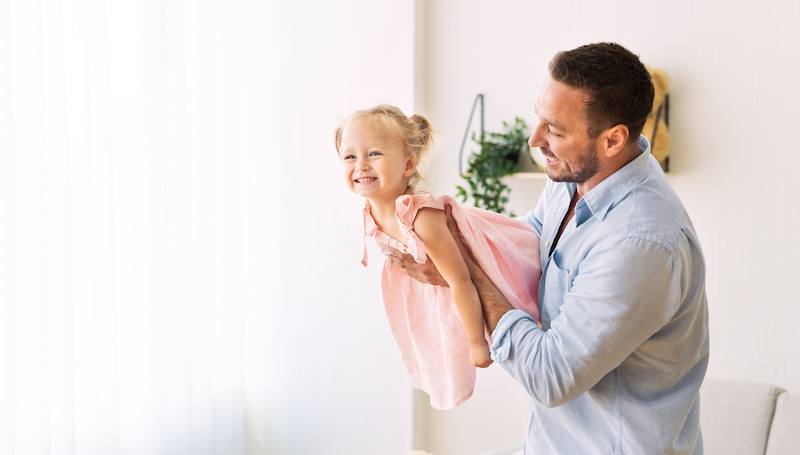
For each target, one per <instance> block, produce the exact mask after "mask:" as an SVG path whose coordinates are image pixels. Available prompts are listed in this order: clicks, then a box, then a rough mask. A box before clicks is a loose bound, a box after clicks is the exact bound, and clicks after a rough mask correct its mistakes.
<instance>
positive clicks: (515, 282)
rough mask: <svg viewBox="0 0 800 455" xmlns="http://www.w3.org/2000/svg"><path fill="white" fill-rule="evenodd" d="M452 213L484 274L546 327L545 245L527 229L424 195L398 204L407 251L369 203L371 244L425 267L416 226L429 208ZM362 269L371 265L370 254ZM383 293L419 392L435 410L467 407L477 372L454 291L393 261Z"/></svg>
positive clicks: (405, 197)
mask: <svg viewBox="0 0 800 455" xmlns="http://www.w3.org/2000/svg"><path fill="white" fill-rule="evenodd" d="M445 205H450V206H451V207H452V213H453V218H455V220H456V223H457V224H458V228H459V230H460V231H461V236H462V237H463V239H464V241H465V243H466V244H467V245H468V246H469V248H470V249H471V251H472V253H473V255H474V256H475V258H476V260H477V261H478V263H479V264H480V266H481V268H483V270H484V271H485V272H486V274H487V275H489V277H490V278H491V279H492V281H493V282H494V284H495V285H496V286H497V287H498V289H500V291H502V292H503V294H504V295H505V296H506V298H507V299H508V301H509V302H510V303H511V304H512V305H513V306H514V307H515V308H519V309H521V310H523V311H525V312H527V313H528V314H530V315H531V316H533V318H534V319H535V320H537V321H538V320H539V309H538V306H537V304H536V299H537V295H538V287H539V276H540V274H541V269H540V266H539V238H538V236H537V235H536V233H535V232H534V231H533V230H532V229H531V227H530V226H528V225H527V224H525V223H523V222H521V221H517V220H514V219H512V218H508V217H506V216H503V215H499V214H497V213H494V212H489V211H486V210H481V209H477V208H472V207H460V206H459V205H458V203H457V202H456V201H455V200H454V199H453V198H452V197H449V196H442V197H434V196H432V195H431V194H428V193H417V194H414V195H403V196H400V197H399V198H397V201H396V207H397V211H396V215H397V219H398V221H399V222H400V226H401V229H402V231H403V233H404V234H405V236H406V237H407V238H406V239H405V242H404V243H403V242H400V241H398V240H397V239H394V238H391V237H389V236H388V235H387V234H386V233H384V232H383V231H381V230H380V229H379V228H378V227H377V226H376V224H375V220H374V219H373V218H372V214H371V211H370V206H369V203H367V202H366V201H365V204H364V236H365V237H367V236H369V237H372V238H373V239H374V240H375V241H376V242H377V244H378V247H379V248H380V250H381V252H383V253H384V254H385V253H387V252H388V251H390V249H395V250H399V251H401V252H403V253H407V254H410V255H411V256H413V257H414V259H415V260H416V261H417V262H425V261H426V260H427V254H426V251H425V245H423V243H422V241H421V240H420V239H419V237H417V234H416V233H415V232H414V218H415V217H416V216H417V213H418V212H419V209H421V208H423V207H431V208H435V209H437V210H444V207H445ZM362 264H364V265H365V266H366V264H367V250H366V247H365V248H364V257H363V259H362ZM381 288H382V296H383V304H384V307H385V309H386V316H387V317H388V319H389V326H390V327H391V330H392V333H393V335H394V337H395V339H396V340H397V344H398V345H399V347H400V353H401V356H402V358H403V362H404V363H405V366H406V370H407V371H408V374H409V376H410V378H411V383H412V385H413V386H414V387H415V388H417V389H421V390H423V391H425V392H427V393H428V395H430V400H431V405H432V406H433V407H434V408H437V409H450V408H453V407H455V406H457V405H459V404H461V403H462V402H463V401H464V400H466V399H467V398H469V397H470V396H471V395H472V390H473V388H474V386H475V367H474V366H473V365H472V363H471V362H470V360H469V345H468V343H467V338H466V335H465V333H464V329H463V327H462V325H461V319H460V317H459V315H458V310H457V308H456V306H455V304H454V303H453V302H452V300H451V299H450V289H449V288H447V287H442V286H435V285H431V284H425V283H421V282H419V281H417V280H415V279H413V278H411V277H410V276H409V275H408V274H407V273H406V272H405V271H404V270H403V269H402V268H400V267H397V266H395V265H393V264H392V263H391V262H390V261H388V260H384V264H383V271H382V277H381Z"/></svg>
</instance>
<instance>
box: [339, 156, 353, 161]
mask: <svg viewBox="0 0 800 455" xmlns="http://www.w3.org/2000/svg"><path fill="white" fill-rule="evenodd" d="M355 157H356V156H355V155H345V156H343V157H342V159H343V160H345V161H347V160H352V159H353V158H355Z"/></svg>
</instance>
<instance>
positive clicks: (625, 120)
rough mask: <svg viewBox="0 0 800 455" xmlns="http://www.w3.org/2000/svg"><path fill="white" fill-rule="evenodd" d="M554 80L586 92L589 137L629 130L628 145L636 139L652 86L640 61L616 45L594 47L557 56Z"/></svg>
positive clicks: (650, 105) (552, 69)
mask: <svg viewBox="0 0 800 455" xmlns="http://www.w3.org/2000/svg"><path fill="white" fill-rule="evenodd" d="M550 76H551V77H552V78H553V80H556V81H558V82H561V83H564V84H567V85H569V86H572V87H575V88H580V89H583V90H585V91H586V92H588V94H589V100H588V102H587V103H586V111H585V112H584V116H585V117H586V121H587V123H588V124H589V136H590V137H596V136H597V135H598V134H600V132H601V131H602V130H604V129H606V128H610V127H612V126H614V125H619V124H623V125H625V126H627V127H628V131H629V134H630V137H629V138H628V143H633V142H635V141H636V140H637V139H638V138H639V134H641V132H642V128H643V127H644V122H645V120H647V114H649V113H650V110H651V109H652V108H653V82H652V81H651V80H650V73H648V72H647V68H645V67H644V65H643V64H642V62H641V61H639V57H638V56H636V55H635V54H633V53H632V52H631V51H629V50H627V49H625V48H624V47H622V46H620V45H619V44H616V43H594V44H587V45H585V46H581V47H578V48H576V49H573V50H571V51H563V52H559V53H558V54H556V56H555V57H553V59H552V60H551V61H550Z"/></svg>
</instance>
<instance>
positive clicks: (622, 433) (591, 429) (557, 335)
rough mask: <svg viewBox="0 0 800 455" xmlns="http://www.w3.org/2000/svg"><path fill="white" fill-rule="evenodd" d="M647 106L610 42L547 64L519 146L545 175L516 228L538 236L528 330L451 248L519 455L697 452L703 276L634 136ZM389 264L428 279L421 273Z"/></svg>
mask: <svg viewBox="0 0 800 455" xmlns="http://www.w3.org/2000/svg"><path fill="white" fill-rule="evenodd" d="M652 102H653V87H652V83H651V81H650V77H649V74H648V73H647V71H646V69H645V68H644V66H643V65H642V63H641V62H640V61H639V59H638V57H637V56H635V55H634V54H632V53H630V52H629V51H628V50H626V49H625V48H623V47H622V46H619V45H617V44H609V43H599V44H590V45H586V46H582V47H579V48H577V49H574V50H571V51H567V52H562V53H559V54H557V55H556V56H555V57H554V58H553V60H552V61H551V62H550V77H549V79H548V81H547V82H546V84H545V86H544V90H543V91H542V93H541V95H540V97H539V98H538V100H537V102H536V112H537V115H538V117H539V122H538V124H537V125H536V129H535V130H534V132H533V134H532V135H531V137H530V140H529V144H530V146H531V147H539V148H541V150H542V153H543V154H544V155H545V157H547V174H548V176H549V177H550V178H549V180H548V182H547V186H546V187H545V190H544V192H543V194H542V196H541V198H540V200H539V203H538V204H537V206H536V208H535V210H534V211H533V212H531V213H530V214H529V215H528V216H527V217H526V219H527V221H528V223H530V225H531V226H532V227H533V229H535V230H536V232H537V233H538V234H539V236H540V238H541V243H540V248H541V258H542V264H541V265H542V277H541V282H540V287H539V306H540V309H541V327H538V326H537V324H536V321H534V320H532V318H531V317H530V316H528V315H527V314H526V313H524V312H522V311H520V310H515V309H513V308H512V307H511V306H510V305H509V304H508V301H507V300H506V298H505V297H504V296H503V295H502V294H501V293H500V292H499V291H498V289H497V288H496V287H495V286H494V284H493V283H492V282H491V280H489V279H488V277H487V276H486V275H485V274H484V273H483V271H482V270H481V268H480V267H479V266H478V265H477V264H476V263H475V262H474V261H473V260H472V259H471V256H470V254H469V251H468V250H466V248H465V247H463V244H462V245H461V247H462V253H463V254H464V256H465V258H466V259H467V262H468V265H469V266H470V272H471V274H472V278H473V281H474V282H475V285H476V287H477V288H478V291H479V293H480V295H481V301H482V303H483V310H484V317H485V319H486V323H487V326H488V329H489V331H490V333H491V334H492V346H491V348H492V358H493V359H494V360H495V362H497V363H498V364H499V365H500V366H501V367H502V368H503V369H505V370H506V371H507V372H508V373H509V374H510V375H511V376H513V377H514V378H515V379H516V380H517V381H518V382H519V383H520V384H521V385H522V386H523V387H524V388H525V390H526V391H527V392H528V393H529V395H530V396H531V398H532V403H533V405H532V407H533V409H532V413H531V417H530V420H529V423H528V436H527V440H526V444H525V453H526V454H532V453H535V454H537V455H538V454H700V453H702V451H703V448H702V439H701V435H700V424H699V398H698V392H699V388H700V384H701V383H702V381H703V377H704V375H705V371H706V367H707V364H708V312H707V306H706V296H705V265H704V260H703V255H702V251H701V249H700V244H699V242H698V239H697V236H696V234H695V232H694V228H693V227H692V223H691V221H690V220H689V216H688V215H687V214H686V211H685V209H684V208H683V205H682V204H681V202H680V200H679V199H678V197H677V196H676V194H675V193H674V192H673V191H672V190H671V189H670V187H669V185H668V184H667V181H666V178H665V176H664V174H663V172H662V171H661V169H660V167H659V165H658V163H657V162H656V160H655V159H654V158H653V157H652V156H651V155H650V151H649V145H648V144H647V141H646V140H644V139H643V138H640V133H641V130H642V127H643V125H644V122H645V119H646V117H647V114H648V112H649V111H650V109H651V107H652ZM449 219H450V224H451V230H452V231H453V233H454V237H456V239H458V238H459V236H458V233H457V232H458V231H457V227H456V226H455V223H454V222H453V221H452V218H451V217H450V218H449ZM392 260H393V261H395V262H396V263H399V264H401V265H403V266H404V267H406V269H407V270H408V272H409V273H410V274H412V276H415V277H417V278H418V279H421V280H423V281H429V282H439V283H440V281H438V277H437V275H436V271H435V269H433V268H432V266H431V265H430V264H426V265H421V266H417V265H415V264H414V263H413V261H410V260H409V258H407V257H406V258H392Z"/></svg>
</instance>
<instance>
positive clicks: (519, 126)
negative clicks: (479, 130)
mask: <svg viewBox="0 0 800 455" xmlns="http://www.w3.org/2000/svg"><path fill="white" fill-rule="evenodd" d="M527 129H528V125H527V124H526V123H525V121H524V120H522V118H520V117H516V118H514V121H513V122H512V123H508V122H503V130H502V131H500V132H486V133H484V134H482V135H480V136H476V135H474V134H473V135H472V140H473V141H474V142H475V143H477V144H478V146H479V149H478V151H477V152H476V153H473V154H472V155H471V156H470V157H469V161H468V167H467V172H466V173H464V174H462V175H461V177H462V178H463V179H464V180H465V181H466V183H467V187H468V189H467V188H465V187H463V186H461V185H456V196H457V197H459V198H460V199H461V201H462V202H466V201H467V199H469V198H472V200H473V204H474V205H475V207H479V208H482V209H486V210H491V211H494V212H497V213H506V209H505V207H506V204H507V203H508V195H509V193H510V192H511V189H510V188H509V187H508V185H506V184H505V183H503V180H502V178H503V177H505V176H506V175H508V174H511V173H513V172H515V171H516V170H517V166H518V163H519V161H520V157H521V155H522V154H525V156H526V157H527V154H528V133H527ZM511 215H512V216H513V214H511Z"/></svg>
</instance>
